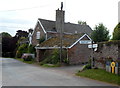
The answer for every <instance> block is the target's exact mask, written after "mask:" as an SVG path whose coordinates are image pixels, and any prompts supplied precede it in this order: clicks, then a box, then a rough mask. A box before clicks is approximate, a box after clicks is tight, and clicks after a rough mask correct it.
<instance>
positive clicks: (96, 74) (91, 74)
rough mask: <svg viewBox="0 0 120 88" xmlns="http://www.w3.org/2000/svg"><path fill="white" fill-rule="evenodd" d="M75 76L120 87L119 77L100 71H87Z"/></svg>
mask: <svg viewBox="0 0 120 88" xmlns="http://www.w3.org/2000/svg"><path fill="white" fill-rule="evenodd" d="M76 75H77V76H83V77H87V78H91V79H95V80H100V81H104V82H109V83H113V84H118V85H120V76H118V75H116V74H112V73H109V72H106V71H105V70H102V69H87V70H84V71H82V72H78V73H76Z"/></svg>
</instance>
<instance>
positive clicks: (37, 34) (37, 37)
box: [36, 31, 40, 39]
mask: <svg viewBox="0 0 120 88" xmlns="http://www.w3.org/2000/svg"><path fill="white" fill-rule="evenodd" d="M36 39H40V31H38V32H37V33H36Z"/></svg>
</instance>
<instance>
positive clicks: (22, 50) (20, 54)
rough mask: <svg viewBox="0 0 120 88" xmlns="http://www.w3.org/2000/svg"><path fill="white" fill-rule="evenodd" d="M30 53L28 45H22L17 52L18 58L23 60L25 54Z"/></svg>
mask: <svg viewBox="0 0 120 88" xmlns="http://www.w3.org/2000/svg"><path fill="white" fill-rule="evenodd" d="M27 51H28V44H22V45H20V46H19V47H18V50H17V52H16V57H17V58H21V56H22V54H23V53H26V52H27Z"/></svg>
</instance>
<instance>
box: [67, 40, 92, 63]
mask: <svg viewBox="0 0 120 88" xmlns="http://www.w3.org/2000/svg"><path fill="white" fill-rule="evenodd" d="M90 55H91V49H89V48H88V45H87V44H80V43H79V42H78V43H77V44H76V45H75V46H74V47H72V48H71V49H69V50H68V58H69V63H70V64H81V63H86V62H88V61H89V59H90Z"/></svg>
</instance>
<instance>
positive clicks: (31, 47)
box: [28, 45, 35, 54]
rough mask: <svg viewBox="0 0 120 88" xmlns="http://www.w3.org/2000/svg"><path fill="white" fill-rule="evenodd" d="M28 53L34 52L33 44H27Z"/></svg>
mask: <svg viewBox="0 0 120 88" xmlns="http://www.w3.org/2000/svg"><path fill="white" fill-rule="evenodd" d="M28 53H33V54H34V53H35V48H34V46H32V45H30V46H28Z"/></svg>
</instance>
